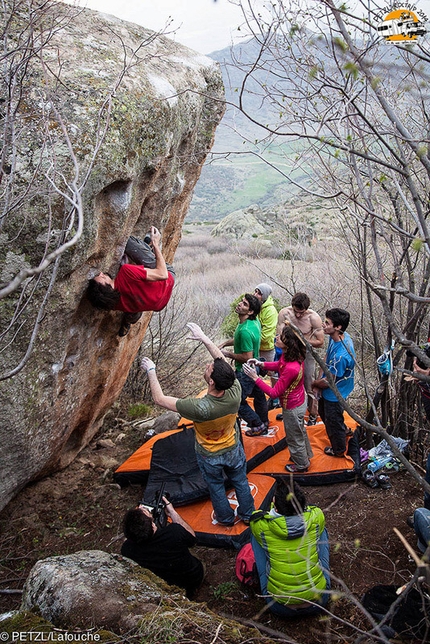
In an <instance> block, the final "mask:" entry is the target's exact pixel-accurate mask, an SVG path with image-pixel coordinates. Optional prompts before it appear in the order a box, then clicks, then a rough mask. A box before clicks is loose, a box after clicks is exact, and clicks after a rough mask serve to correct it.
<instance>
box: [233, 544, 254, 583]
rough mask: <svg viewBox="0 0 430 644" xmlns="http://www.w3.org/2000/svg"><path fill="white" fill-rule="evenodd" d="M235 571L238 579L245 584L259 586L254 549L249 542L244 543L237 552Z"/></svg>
mask: <svg viewBox="0 0 430 644" xmlns="http://www.w3.org/2000/svg"><path fill="white" fill-rule="evenodd" d="M235 572H236V577H237V578H238V580H239V581H240V582H241V583H242V584H245V586H252V587H253V588H258V587H259V586H260V579H259V577H258V571H257V564H256V563H255V556H254V551H253V549H252V546H251V544H250V543H245V545H244V546H242V548H241V549H240V550H239V552H238V553H237V557H236V566H235Z"/></svg>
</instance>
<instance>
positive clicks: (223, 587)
mask: <svg viewBox="0 0 430 644" xmlns="http://www.w3.org/2000/svg"><path fill="white" fill-rule="evenodd" d="M237 588H238V585H237V583H236V582H235V581H223V582H222V583H221V584H218V586H215V588H213V590H212V593H213V596H214V597H215V599H225V598H226V597H227V596H228V595H229V594H230V593H231V592H232V591H234V590H236V589H237Z"/></svg>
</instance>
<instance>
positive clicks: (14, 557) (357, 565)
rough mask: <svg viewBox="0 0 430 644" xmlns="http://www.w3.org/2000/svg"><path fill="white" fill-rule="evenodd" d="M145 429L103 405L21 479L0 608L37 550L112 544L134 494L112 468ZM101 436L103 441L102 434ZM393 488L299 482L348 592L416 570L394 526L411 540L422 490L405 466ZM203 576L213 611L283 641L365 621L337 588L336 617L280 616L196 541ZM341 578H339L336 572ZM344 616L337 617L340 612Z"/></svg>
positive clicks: (3, 533) (9, 516)
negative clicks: (77, 440) (52, 470)
mask: <svg viewBox="0 0 430 644" xmlns="http://www.w3.org/2000/svg"><path fill="white" fill-rule="evenodd" d="M144 439H145V433H144V432H142V431H136V430H132V431H129V430H127V428H126V427H125V425H124V422H122V421H121V419H120V418H118V417H115V415H114V413H111V415H110V416H109V418H108V419H107V420H106V422H105V424H104V428H103V430H102V432H100V434H99V435H98V436H97V437H96V438H95V439H94V440H93V442H92V443H91V445H90V446H89V447H87V448H86V449H85V450H84V451H83V452H82V453H81V455H80V456H79V457H78V458H77V459H76V460H75V462H74V463H72V465H70V466H69V467H68V468H67V469H66V470H64V471H62V472H59V473H57V474H55V475H53V476H50V477H48V478H46V479H44V480H41V481H38V482H36V483H34V484H32V485H29V486H28V487H27V488H26V489H24V490H23V491H22V492H21V493H20V494H19V495H18V496H17V497H16V498H15V499H14V500H13V501H12V502H11V503H10V504H9V505H8V506H7V507H6V508H5V510H4V511H3V512H2V514H1V515H0V548H1V553H2V554H1V560H0V613H1V612H6V611H8V610H11V609H16V608H18V607H19V605H20V600H21V595H20V593H19V592H14V593H7V594H5V593H4V591H5V590H8V591H10V590H12V591H19V590H21V589H22V587H23V585H24V582H25V580H26V577H27V575H28V573H29V571H30V569H31V567H32V566H33V564H34V563H35V562H36V561H37V560H38V559H43V558H46V557H48V556H53V555H60V554H67V553H72V552H76V551H78V550H86V549H101V550H104V551H107V552H119V551H120V548H121V544H122V534H121V533H122V531H121V520H122V517H123V514H124V512H125V511H126V510H127V509H128V508H129V507H132V506H133V505H135V504H136V502H137V501H139V500H140V498H141V495H142V490H141V488H140V487H138V486H135V487H129V488H126V489H120V488H119V486H117V485H116V484H115V483H113V479H112V474H113V472H114V470H115V468H116V467H117V466H118V465H119V464H120V463H122V462H123V461H124V460H125V459H126V458H127V457H128V456H129V455H130V454H131V453H132V452H133V451H134V450H135V449H136V448H137V447H138V446H139V445H140V444H142V443H143V442H144ZM105 441H107V443H106V442H105ZM391 482H392V488H391V489H389V490H382V489H380V488H377V489H370V488H369V487H366V486H365V485H364V483H363V482H361V481H358V482H353V483H342V484H336V485H331V486H321V487H307V488H306V493H307V496H308V502H310V503H312V504H314V505H318V506H319V507H321V508H322V509H323V510H324V513H325V516H326V522H327V528H328V531H329V536H330V542H331V571H332V573H333V575H334V577H335V578H337V579H339V580H342V583H344V584H346V586H347V587H348V588H349V590H350V591H351V592H352V593H353V595H354V596H355V597H356V598H360V597H361V596H362V594H363V592H364V591H365V590H366V589H368V588H370V587H372V586H374V585H376V584H396V585H398V586H401V585H403V584H405V583H406V582H407V581H408V580H409V579H410V578H411V573H412V572H413V570H414V566H413V563H412V559H411V557H410V556H409V555H408V553H407V551H406V549H405V547H404V546H403V545H402V543H401V541H400V539H399V538H398V536H396V534H395V533H394V531H393V528H394V527H397V528H398V529H399V530H400V531H401V532H402V534H403V535H404V536H405V537H406V538H407V539H408V541H409V543H410V544H411V545H412V546H413V547H415V539H414V533H413V531H412V530H411V529H410V528H409V527H408V526H407V525H406V518H407V517H408V515H410V514H411V513H412V511H413V509H414V508H415V507H416V506H417V505H421V504H422V491H421V490H420V489H419V487H418V485H417V484H416V483H415V482H414V481H413V480H412V478H411V477H410V475H409V474H408V473H407V472H405V471H400V472H397V473H394V474H392V475H391ZM195 554H196V555H197V556H198V557H199V558H200V559H202V560H203V561H204V562H205V564H206V578H205V581H204V582H203V585H202V587H201V588H200V590H199V591H198V594H197V596H196V598H195V601H197V602H205V603H206V604H207V606H208V607H209V608H210V609H212V610H213V611H215V612H218V613H222V614H224V615H228V616H229V617H238V618H240V619H242V620H247V619H252V620H255V621H258V622H259V623H260V624H262V625H264V626H265V627H266V628H269V629H273V630H275V631H278V632H280V633H283V634H285V636H287V637H288V638H289V639H290V641H292V640H294V641H298V642H307V643H309V644H312V643H313V642H316V643H317V642H318V643H321V642H327V641H328V637H329V634H330V639H331V641H339V642H340V641H344V640H345V639H346V638H347V637H348V635H349V634H351V628H350V626H348V625H346V624H345V622H348V623H349V624H353V625H356V626H359V625H361V626H363V627H364V628H366V621H365V619H364V618H363V617H362V615H361V613H360V612H359V610H358V609H357V608H355V607H354V605H353V603H352V602H351V601H349V600H347V599H345V598H341V599H339V600H338V601H337V602H335V603H333V602H332V604H331V606H332V609H333V612H334V613H335V614H336V615H337V616H338V617H339V620H336V619H331V620H321V619H320V618H317V617H314V618H307V619H306V620H305V621H304V620H289V621H285V620H282V619H278V618H276V617H275V616H272V615H270V614H269V613H268V612H266V611H263V613H262V614H260V613H261V610H262V609H263V608H264V602H263V600H262V599H261V598H259V597H258V596H257V595H256V594H255V593H254V592H253V591H252V590H251V591H250V590H248V589H247V588H245V587H243V586H241V585H240V584H239V583H238V582H237V580H236V577H235V574H234V561H235V556H236V552H235V551H234V550H228V549H216V548H205V547H201V546H197V547H196V548H195ZM334 585H335V586H337V587H340V581H338V582H336V581H335V582H334ZM342 620H344V621H342Z"/></svg>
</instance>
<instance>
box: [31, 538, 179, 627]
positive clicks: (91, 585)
mask: <svg viewBox="0 0 430 644" xmlns="http://www.w3.org/2000/svg"><path fill="white" fill-rule="evenodd" d="M165 595H176V597H177V599H178V600H180V599H181V598H183V597H184V593H183V591H181V590H180V589H178V588H176V587H173V586H169V585H168V584H166V583H165V582H164V581H163V580H162V579H160V578H159V577H157V576H156V575H154V574H153V573H151V572H150V571H149V570H145V569H144V568H141V567H140V566H139V565H138V564H136V563H134V561H131V560H130V559H125V558H124V557H121V556H120V555H110V554H108V553H107V552H103V551H101V550H83V551H81V552H76V553H74V554H72V555H64V556H59V557H49V558H48V559H43V560H41V561H38V562H37V563H36V564H35V566H34V567H33V568H32V570H31V572H30V575H29V576H28V578H27V581H26V583H25V587H24V592H23V596H22V603H21V609H20V610H21V611H32V612H34V613H36V614H37V615H40V616H41V617H43V618H44V619H46V620H48V621H49V622H52V623H53V624H54V625H55V626H58V627H61V628H70V629H74V628H94V627H96V628H108V629H110V630H113V631H114V632H124V631H127V630H129V629H130V628H131V627H132V626H133V625H135V622H136V618H137V616H142V615H143V614H145V613H153V612H154V610H156V608H157V606H158V605H159V604H160V602H161V599H162V598H163V597H164V596H165Z"/></svg>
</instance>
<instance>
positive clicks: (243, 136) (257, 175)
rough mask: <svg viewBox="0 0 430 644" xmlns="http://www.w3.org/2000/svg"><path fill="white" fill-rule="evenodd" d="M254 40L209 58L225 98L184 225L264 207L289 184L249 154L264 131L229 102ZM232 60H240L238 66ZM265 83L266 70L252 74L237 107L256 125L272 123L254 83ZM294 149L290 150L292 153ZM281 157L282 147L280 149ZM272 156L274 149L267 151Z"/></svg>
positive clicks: (254, 54) (253, 54)
mask: <svg viewBox="0 0 430 644" xmlns="http://www.w3.org/2000/svg"><path fill="white" fill-rule="evenodd" d="M258 53H259V46H258V43H257V41H256V40H255V39H251V40H248V41H247V42H244V43H241V44H239V45H235V46H234V47H232V48H230V47H228V48H226V49H222V50H220V51H216V52H213V53H212V54H209V57H210V58H212V59H213V60H216V61H217V62H218V63H219V64H220V67H221V70H222V74H223V79H224V86H225V93H226V100H227V103H228V106H227V110H226V114H225V116H224V118H223V120H222V121H221V124H220V125H219V126H218V129H217V131H216V137H215V143H214V146H213V148H212V155H211V158H210V159H209V160H208V162H207V164H206V165H205V167H204V168H203V170H202V174H201V176H200V179H199V181H198V184H197V186H196V189H195V192H194V198H193V201H192V203H191V206H190V210H189V213H188V216H187V220H189V221H199V220H200V221H202V220H209V221H210V220H219V219H222V218H223V217H224V216H225V215H227V214H229V213H230V212H232V211H234V210H237V209H241V208H246V207H247V206H249V205H250V204H258V205H259V206H262V207H268V206H270V205H272V204H274V203H277V202H279V201H282V200H283V199H285V194H283V191H285V188H286V187H287V188H288V190H289V192H290V194H291V186H290V184H287V182H286V180H285V178H284V177H282V175H280V174H279V173H278V172H277V171H276V170H275V169H273V168H271V167H270V166H268V165H267V164H266V163H264V161H262V160H260V159H259V158H258V157H257V156H255V155H254V154H247V153H253V152H254V153H256V152H258V151H259V150H258V149H257V147H256V145H255V141H256V140H257V139H262V138H263V137H264V135H265V130H264V129H263V128H261V127H259V126H258V125H256V124H254V123H252V122H251V121H250V120H249V119H247V118H246V117H245V116H244V115H243V114H242V113H241V112H240V111H239V110H238V109H236V108H235V107H233V106H232V105H231V104H232V103H237V101H238V95H239V91H240V88H241V85H242V82H243V78H244V75H245V73H246V68H247V67H249V66H250V65H252V64H253V63H254V61H255V60H256V58H257V57H258ZM235 61H240V63H241V66H240V68H239V66H238V65H237V64H236V62H235ZM266 81H267V72H265V71H261V72H258V71H256V72H255V74H254V78H252V79H250V80H248V82H247V92H246V93H245V94H244V95H243V104H244V106H245V107H246V109H247V110H249V113H250V114H253V115H258V119H259V120H260V121H261V122H262V123H266V122H267V123H268V122H273V119H274V114H273V113H272V114H271V113H270V107H269V105H268V104H266V103H263V104H261V97H259V95H258V94H259V91H258V90H259V84H260V83H264V82H266ZM293 151H294V150H293V149H292V152H293ZM283 153H285V147H284V150H283ZM271 154H272V155H275V154H276V151H275V150H272V151H271Z"/></svg>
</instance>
